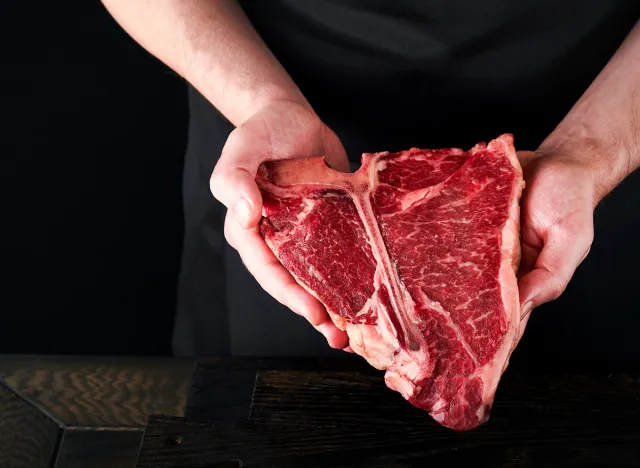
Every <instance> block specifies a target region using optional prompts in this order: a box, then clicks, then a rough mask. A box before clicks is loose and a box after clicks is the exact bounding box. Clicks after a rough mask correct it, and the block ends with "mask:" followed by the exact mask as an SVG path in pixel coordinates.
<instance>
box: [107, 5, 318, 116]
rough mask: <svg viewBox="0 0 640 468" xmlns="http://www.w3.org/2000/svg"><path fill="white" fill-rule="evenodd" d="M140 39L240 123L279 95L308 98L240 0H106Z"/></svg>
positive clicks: (299, 98) (108, 6)
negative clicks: (267, 43)
mask: <svg viewBox="0 0 640 468" xmlns="http://www.w3.org/2000/svg"><path fill="white" fill-rule="evenodd" d="M102 2H103V4H104V5H105V6H106V8H107V10H109V12H110V13H111V14H112V16H113V17H114V18H115V19H116V21H118V23H119V24H120V25H121V26H122V27H123V28H124V30H125V31H127V32H128V33H129V34H130V35H131V36H132V37H133V38H134V39H135V40H136V41H137V42H138V43H139V44H140V45H142V46H143V47H144V48H145V49H147V50H148V51H149V52H150V53H151V54H153V55H154V56H156V57H157V58H159V59H160V60H162V61H163V62H164V63H165V64H167V65H168V66H169V67H170V68H172V69H173V70H175V71H176V72H177V73H178V74H180V75H181V76H182V77H184V78H185V79H186V80H187V81H188V82H189V83H191V84H192V85H193V86H194V87H195V88H196V89H197V90H198V91H200V93H201V94H202V95H203V96H204V97H206V98H207V99H208V100H209V101H210V102H211V103H212V104H213V105H214V106H216V108H217V109H218V110H220V112H222V113H223V114H224V115H225V117H227V119H229V121H230V122H231V123H233V124H234V125H236V126H238V125H240V124H242V123H243V122H244V121H245V120H247V119H248V118H249V117H250V116H251V115H253V114H255V113H256V112H257V111H258V110H259V109H260V108H262V107H264V106H265V105H267V104H268V103H269V102H271V101H274V100H290V101H294V102H297V103H300V104H303V105H307V106H308V103H307V101H306V100H305V98H304V97H303V96H302V93H301V92H300V90H299V89H298V87H297V86H296V85H295V84H294V82H293V81H292V80H291V78H290V77H289V76H288V75H287V73H286V71H285V70H284V69H283V68H282V66H281V65H280V63H279V62H278V61H277V60H276V58H275V57H274V56H273V54H272V53H271V51H270V50H269V49H268V47H267V46H266V45H265V44H264V42H263V41H262V39H261V38H260V36H259V35H258V33H257V32H256V31H255V29H254V28H253V26H252V25H251V23H250V22H249V20H248V19H247V17H246V15H245V14H244V12H243V11H242V9H241V8H240V6H239V5H238V4H237V2H236V1H235V0H102Z"/></svg>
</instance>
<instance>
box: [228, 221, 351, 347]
mask: <svg viewBox="0 0 640 468" xmlns="http://www.w3.org/2000/svg"><path fill="white" fill-rule="evenodd" d="M227 231H228V232H229V235H230V237H231V238H232V239H233V242H234V244H235V245H236V246H237V247H238V248H237V250H238V253H239V254H240V258H241V259H242V262H243V263H244V265H245V267H246V268H247V270H249V273H251V274H252V275H253V276H254V277H255V279H256V280H257V281H258V283H259V284H260V286H262V288H263V289H264V290H265V291H266V292H267V293H269V294H270V295H271V296H273V297H274V298H275V299H276V300H277V301H278V302H280V303H281V304H283V305H285V306H287V307H289V308H290V309H291V310H292V311H293V312H295V313H297V314H298V315H300V316H302V317H304V318H306V319H307V320H308V321H309V322H310V323H311V324H312V325H313V326H314V327H315V328H316V330H318V331H319V332H320V333H322V334H323V335H324V336H325V337H326V339H327V341H328V342H329V345H330V346H331V347H333V348H337V349H342V348H344V347H346V346H347V345H348V337H347V335H346V333H345V332H343V331H341V330H339V329H338V328H337V327H336V326H335V325H334V324H333V322H332V321H331V319H330V318H329V314H327V311H326V310H325V308H324V306H323V305H322V304H321V303H320V302H319V301H318V300H317V299H316V298H314V297H313V296H311V294H309V293H308V292H307V291H305V290H304V288H303V287H302V286H300V285H299V284H298V283H297V282H296V281H295V280H294V279H293V277H292V276H291V275H290V274H289V272H288V271H287V270H286V269H285V268H284V267H283V266H282V265H281V264H280V262H279V261H278V259H277V258H276V257H275V256H274V255H273V252H271V250H270V249H269V247H268V246H267V245H266V244H265V242H264V240H263V239H262V237H261V236H260V234H259V233H258V228H257V227H254V228H251V229H243V228H242V227H241V226H240V225H239V224H238V223H237V222H236V221H235V219H233V218H230V219H228V222H227Z"/></svg>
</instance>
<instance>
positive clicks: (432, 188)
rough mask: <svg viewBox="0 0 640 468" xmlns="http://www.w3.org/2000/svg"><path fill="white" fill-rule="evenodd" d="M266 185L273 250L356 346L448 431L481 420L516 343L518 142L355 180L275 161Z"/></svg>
mask: <svg viewBox="0 0 640 468" xmlns="http://www.w3.org/2000/svg"><path fill="white" fill-rule="evenodd" d="M257 180H258V184H259V186H260V188H261V191H262V195H263V199H264V207H263V219H262V222H261V225H260V229H261V232H262V235H263V237H264V239H265V240H266V242H267V244H268V245H269V247H270V248H271V250H273V252H274V253H275V255H276V256H277V257H278V259H279V260H280V262H282V264H283V265H284V266H285V267H286V268H287V269H288V270H289V271H290V272H291V274H292V275H293V276H294V277H295V278H296V280H297V281H298V282H299V283H300V284H301V285H302V286H304V287H305V288H306V289H307V290H308V291H309V292H310V293H311V294H312V295H314V296H315V297H316V298H318V299H319V300H320V301H321V302H322V303H323V304H324V305H325V306H326V308H327V310H328V312H329V314H330V316H331V319H332V320H333V322H334V323H335V324H336V325H337V326H338V327H339V328H340V329H342V330H346V332H347V333H348V335H349V340H350V345H351V348H352V349H353V350H354V351H355V352H356V353H358V354H359V355H361V356H362V357H364V358H365V359H366V360H367V361H368V362H369V363H370V364H371V365H372V366H374V367H376V368H378V369H386V374H385V380H386V383H387V385H388V386H389V387H390V388H391V389H393V390H397V391H398V392H400V393H401V394H402V395H403V396H404V397H405V398H406V399H407V400H409V401H410V402H411V403H412V404H413V405H415V406H417V407H419V408H422V409H424V410H426V411H428V412H429V413H430V414H431V416H432V417H433V418H434V419H435V420H436V421H438V422H439V423H441V424H443V425H445V426H447V427H450V428H453V429H457V430H468V429H472V428H474V427H476V426H478V425H479V424H482V423H483V422H485V421H486V420H487V419H488V417H489V409H490V407H491V404H492V403H493V398H494V394H495V391H496V387H497V385H498V380H499V379H500V376H501V375H502V373H503V371H504V370H505V368H506V367H507V363H508V359H509V355H510V354H511V352H512V351H513V349H514V348H515V345H516V343H517V340H518V336H519V325H520V307H519V300H518V288H517V283H516V275H515V272H516V269H517V267H518V263H519V259H520V243H519V208H518V202H519V199H520V194H521V192H522V188H523V186H524V182H523V180H522V170H521V168H520V165H519V163H518V159H517V158H516V153H515V150H514V147H513V138H512V136H511V135H502V136H501V137H499V138H497V139H495V140H493V141H492V142H491V143H489V145H485V144H478V145H476V146H475V147H474V148H473V149H471V150H470V151H466V152H465V151H463V150H461V149H439V150H424V149H411V150H408V151H402V152H400V153H388V152H384V153H375V154H364V155H363V156H362V166H361V168H360V169H359V170H358V171H357V172H355V173H352V174H346V173H340V172H336V171H334V170H332V169H330V168H329V167H327V165H326V164H325V162H324V159H323V158H309V159H297V160H287V161H280V162H270V163H266V164H264V165H263V166H262V167H261V169H260V171H259V174H258V179H257Z"/></svg>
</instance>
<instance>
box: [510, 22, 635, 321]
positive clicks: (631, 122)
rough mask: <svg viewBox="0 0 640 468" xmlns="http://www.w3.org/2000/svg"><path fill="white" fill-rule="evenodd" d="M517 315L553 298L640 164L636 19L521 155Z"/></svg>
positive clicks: (579, 260) (559, 292)
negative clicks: (603, 208) (574, 98)
mask: <svg viewBox="0 0 640 468" xmlns="http://www.w3.org/2000/svg"><path fill="white" fill-rule="evenodd" d="M519 155H520V158H521V161H522V162H523V167H524V169H525V179H526V182H527V187H526V188H525V192H524V195H523V200H522V203H521V206H522V210H521V214H522V215H521V224H522V228H521V234H522V262H521V269H520V281H519V288H520V300H521V304H522V309H523V316H524V317H526V318H528V313H529V312H530V311H531V310H532V309H533V308H535V307H537V306H539V305H541V304H543V303H545V302H548V301H551V300H553V299H556V298H557V297H558V296H559V295H560V294H562V292H563V291H564V289H565V288H566V286H567V284H568V283H569V280H570V279H571V277H572V276H573V274H574V272H575V270H576V268H577V267H578V265H580V263H581V262H582V261H583V260H584V258H585V257H586V256H587V254H588V253H589V250H590V248H591V242H592V240H593V210H594V208H595V206H596V205H597V204H598V203H599V202H600V200H601V199H602V198H603V197H604V196H606V195H607V194H608V193H609V192H610V191H611V190H613V189H614V188H615V187H616V185H617V184H619V183H620V182H621V181H622V179H624V178H625V177H626V176H627V175H629V174H630V173H631V172H633V171H634V170H635V169H636V168H638V167H639V166H640V22H638V23H637V24H636V25H635V27H634V28H633V30H632V31H631V33H630V34H629V35H628V36H627V38H626V40H625V41H624V43H623V44H622V45H621V47H620V48H619V49H618V51H617V52H616V54H615V55H614V56H613V57H612V58H611V60H610V61H609V63H608V64H607V65H606V67H605V68H604V69H603V70H602V72H601V73H600V74H599V75H598V77H597V78H596V79H595V80H594V82H593V83H592V84H591V86H590V87H589V88H588V90H587V91H586V92H585V93H584V95H583V96H582V97H581V98H580V100H579V101H578V102H577V103H576V104H575V105H574V106H573V108H572V109H571V111H570V112H569V113H568V114H567V116H566V117H565V118H564V119H563V121H562V122H561V123H560V124H559V125H558V126H557V127H556V128H555V130H554V131H553V132H552V133H551V134H550V135H549V137H548V138H546V139H545V141H544V142H543V143H542V145H541V146H540V148H538V150H537V151H536V152H535V153H530V152H522V153H520V154H519Z"/></svg>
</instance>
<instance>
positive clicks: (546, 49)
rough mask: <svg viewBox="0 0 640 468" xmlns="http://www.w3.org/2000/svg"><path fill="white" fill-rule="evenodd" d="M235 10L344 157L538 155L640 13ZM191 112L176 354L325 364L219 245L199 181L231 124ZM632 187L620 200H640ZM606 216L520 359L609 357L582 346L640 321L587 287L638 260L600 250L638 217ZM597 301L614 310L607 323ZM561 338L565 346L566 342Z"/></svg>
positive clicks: (193, 99)
mask: <svg viewBox="0 0 640 468" xmlns="http://www.w3.org/2000/svg"><path fill="white" fill-rule="evenodd" d="M242 5H243V7H244V8H245V10H246V11H247V14H248V15H249V17H250V18H251V20H252V22H253V24H254V26H255V27H256V29H257V30H258V32H259V33H260V34H261V36H262V37H263V38H264V40H265V41H266V42H267V44H268V45H269V47H270V48H271V49H272V50H273V52H274V53H275V55H276V56H277V57H278V59H279V60H280V61H281V62H282V63H283V65H284V66H285V68H286V69H287V71H288V72H289V73H290V74H291V76H292V77H293V79H294V80H295V81H296V83H297V84H298V85H299V86H300V88H301V89H302V91H303V92H304V94H305V96H307V98H308V99H309V101H310V102H311V104H312V105H313V106H314V108H315V110H316V111H317V112H318V114H319V115H320V117H321V118H322V119H323V120H324V121H325V122H326V123H327V124H328V125H329V126H330V127H331V128H332V129H333V130H334V131H335V132H336V133H337V134H338V136H339V137H340V138H341V140H342V141H343V143H344V145H345V147H346V149H347V152H348V154H349V156H350V159H352V160H353V161H358V160H359V155H360V154H361V153H362V152H365V151H382V150H390V151H393V150H402V149H406V148H409V147H411V146H418V147H450V146H457V147H469V146H471V145H473V144H475V143H477V142H478V141H483V140H484V141H486V140H488V139H491V138H493V137H495V136H497V135H499V134H500V133H504V132H511V133H513V134H514V135H515V143H516V146H517V148H519V149H535V148H536V146H537V145H538V144H539V143H540V142H541V141H542V139H543V138H544V137H545V136H546V135H547V134H548V133H549V132H550V131H551V130H553V128H554V127H555V125H557V123H558V122H559V121H560V120H561V119H562V118H563V117H564V115H565V114H566V113H567V112H568V111H569V109H570V108H571V106H572V105H573V103H574V102H575V101H576V100H577V99H578V98H579V97H580V95H581V94H582V93H583V92H584V90H585V89H586V88H587V87H588V85H589V83H590V82H591V81H592V80H593V79H594V78H595V77H596V76H597V74H598V73H599V71H600V70H601V69H602V67H603V66H604V65H605V64H606V62H607V60H608V59H609V58H610V57H611V56H612V55H613V53H614V52H615V50H616V49H617V48H618V46H619V45H620V43H621V42H622V40H623V39H624V37H625V36H626V34H627V33H628V32H629V30H630V29H631V27H632V26H633V24H634V23H635V21H636V20H637V19H638V16H639V15H640V3H639V2H637V1H607V2H603V1H583V0H580V1H578V0H573V1H563V2H556V1H534V0H526V1H518V2H513V1H508V0H484V1H462V0H454V1H445V0H441V1H417V0H415V1H409V0H396V1H394V2H388V1H387V0H366V1H363V0H358V1H356V0H350V1H345V0H290V1H263V0H245V1H244V2H242ZM190 106H191V127H190V135H189V148H188V151H187V156H186V167H185V176H184V197H185V201H184V209H185V218H186V235H185V251H184V256H183V263H182V275H181V285H180V291H179V298H180V299H179V305H178V316H177V321H176V333H175V337H174V347H175V350H176V352H177V353H178V354H181V355H192V354H227V353H231V354H263V355H320V354H327V353H331V351H330V350H329V349H328V347H327V345H326V344H325V342H324V340H323V338H322V337H321V336H320V335H319V334H317V333H316V332H315V331H314V330H313V329H312V328H311V327H310V326H308V325H307V324H306V323H305V322H304V321H303V320H301V319H300V318H298V317H297V316H295V315H294V314H293V313H292V312H290V311H288V310H286V309H285V308H284V307H282V306H280V305H279V304H277V303H276V301H274V300H273V299H271V298H270V297H268V296H267V295H266V293H264V292H262V290H261V289H260V287H259V286H258V285H257V284H256V283H255V281H254V280H253V279H252V277H251V276H250V275H249V274H248V273H247V272H246V270H245V269H244V267H243V266H242V265H241V263H240V262H239V259H238V256H237V254H236V253H235V252H234V251H233V250H232V249H230V248H229V247H228V246H227V245H226V244H225V242H224V236H223V224H222V220H223V216H224V209H223V207H222V206H221V205H220V204H218V203H217V202H216V201H215V200H214V199H213V198H212V197H211V195H210V194H209V189H208V180H209V176H210V174H211V172H212V170H213V167H214V166H215V163H216V160H217V158H218V156H219V154H220V151H221V149H222V146H223V145H224V142H225V139H226V137H227V135H228V134H229V132H230V131H231V130H232V126H231V125H230V124H229V123H228V122H227V121H226V120H225V119H224V118H223V117H222V116H220V114H219V113H218V112H217V111H216V110H215V109H214V108H213V106H211V105H210V104H209V103H208V102H206V101H205V100H204V98H203V97H202V96H200V95H199V94H198V93H197V92H196V91H194V90H191V92H190ZM637 179H638V178H637V177H635V179H633V178H632V179H631V180H630V181H629V182H627V183H626V184H624V187H623V188H621V190H620V192H624V193H625V194H626V196H627V197H635V198H638V192H639V191H638V189H637ZM633 180H635V182H633ZM623 205H624V203H623ZM602 211H603V215H602V219H603V220H604V221H603V222H604V224H605V225H604V226H603V225H598V226H597V231H596V236H597V240H596V244H595V245H594V248H593V250H592V253H591V256H590V258H589V260H588V261H587V262H586V263H585V264H584V265H583V267H581V268H580V270H579V272H578V273H577V275H576V279H575V280H574V282H573V283H572V285H571V287H570V288H569V290H568V291H567V294H566V295H565V296H564V297H563V298H562V299H561V300H560V301H556V302H555V303H554V304H552V305H549V306H546V307H544V308H541V309H539V310H538V311H536V318H535V319H532V320H531V325H530V330H529V331H528V333H527V338H526V339H525V340H524V342H523V344H522V345H521V348H523V351H519V352H520V353H521V354H522V355H527V354H529V355H531V356H537V358H538V359H544V358H543V357H542V356H541V355H539V354H538V353H537V348H536V346H535V345H536V340H538V341H537V345H539V344H540V341H539V340H545V346H546V347H547V348H549V349H547V350H546V352H548V354H549V356H551V355H552V353H553V352H554V351H557V350H558V349H561V350H564V351H563V352H564V354H565V355H567V356H569V355H571V353H574V354H575V355H576V356H578V357H579V356H582V355H586V354H590V355H591V354H592V355H594V356H597V357H599V358H601V357H602V355H603V353H604V354H607V353H611V355H612V356H613V352H612V347H611V346H608V345H604V344H602V341H598V340H592V339H591V334H592V333H595V332H596V331H597V330H598V327H599V326H601V322H600V319H601V317H602V315H606V316H607V317H608V320H610V322H608V323H611V325H610V326H608V327H609V328H610V329H611V330H609V332H610V333H611V334H612V335H617V337H618V338H620V336H621V333H622V335H624V333H626V331H625V330H629V328H627V327H631V326H632V325H633V327H632V328H631V329H637V326H638V325H640V323H639V319H638V318H637V316H638V315H637V314H636V315H635V316H633V314H628V313H624V309H629V308H634V307H635V306H634V302H635V300H633V298H632V297H631V296H632V294H631V288H629V289H628V290H625V291H620V288H617V287H616V288H615V292H614V290H610V291H608V292H607V291H604V290H603V288H598V287H596V286H597V285H602V284H607V285H609V284H610V283H608V281H613V282H615V281H616V279H620V275H621V272H624V271H625V270H624V269H620V268H619V266H620V264H622V263H623V262H624V261H625V260H626V258H627V257H628V254H629V249H635V252H634V253H635V254H640V249H639V248H638V247H636V246H633V245H628V244H624V246H623V244H616V245H611V243H610V240H611V239H616V240H620V241H621V240H622V239H621V237H624V236H626V237H628V239H633V238H634V237H633V236H634V235H635V236H636V238H637V234H640V217H639V215H638V214H637V213H634V212H633V211H634V210H631V209H630V208H629V205H626V206H620V201H619V197H618V196H617V195H616V194H614V195H613V196H612V197H611V198H610V200H608V201H607V203H606V208H603V210H602ZM633 229H635V231H633ZM630 231H632V232H631V233H630ZM607 236H608V239H609V240H607ZM616 236H617V237H616ZM630 243H631V244H633V243H632V242H630ZM616 249H617V250H616ZM621 249H622V250H621ZM625 252H626V253H627V255H626V256H625ZM616 255H617V256H618V257H616ZM635 258H638V256H636V257H635ZM605 272H606V274H607V278H603V277H602V275H603V274H604V273H605ZM610 286H611V288H614V287H615V286H614V284H610ZM614 294H615V296H616V297H615V301H611V299H610V296H611V295H614ZM603 304H604V305H606V304H610V305H613V304H615V306H616V308H617V309H622V310H623V312H622V313H618V312H617V311H613V310H607V311H606V312H605V311H603V310H602V308H603ZM545 309H546V311H545ZM613 317H616V318H615V319H614V318H613ZM576 321H577V322H578V323H579V324H580V326H578V327H576ZM594 327H595V328H594ZM615 330H617V332H616V331H615ZM567 335H569V336H571V335H575V339H573V338H571V339H569V340H568V341H567V340H565V338H567ZM600 335H601V333H600ZM549 338H552V342H550V341H551V340H550V339H549ZM632 342H634V339H633V338H632V336H631V334H630V332H629V334H628V335H624V339H617V340H616V346H614V347H613V348H616V349H615V351H616V353H617V354H616V355H617V356H621V355H625V356H626V357H628V356H629V352H635V353H636V354H637V355H639V356H640V349H639V348H640V346H637V345H636V344H635V343H633V344H632ZM576 343H577V345H576ZM572 344H573V350H572V351H570V352H569V351H566V350H567V349H569V348H571V346H572ZM576 346H577V347H576ZM538 347H539V346H538ZM574 351H575V352H574ZM605 357H606V356H605Z"/></svg>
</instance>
